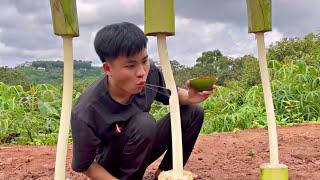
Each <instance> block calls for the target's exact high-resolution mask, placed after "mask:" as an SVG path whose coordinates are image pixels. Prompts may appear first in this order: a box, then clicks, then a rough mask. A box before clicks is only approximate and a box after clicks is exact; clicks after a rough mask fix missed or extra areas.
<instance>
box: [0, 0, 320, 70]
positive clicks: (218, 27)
mask: <svg viewBox="0 0 320 180" xmlns="http://www.w3.org/2000/svg"><path fill="white" fill-rule="evenodd" d="M33 1H36V2H35V4H32V5H31V4H30V3H28V2H24V1H21V0H2V3H1V6H0V12H1V16H0V63H1V65H16V64H21V63H23V62H25V61H26V60H28V61H32V60H37V59H62V58H63V55H62V40H61V38H58V37H56V36H54V35H53V32H52V23H51V12H50V8H49V2H48V1H38V0H33ZM217 3H219V6H215V4H217ZM175 6H176V7H175V10H176V19H175V23H176V24H175V25H176V35H175V36H173V37H168V38H167V42H168V53H169V57H170V58H171V59H176V60H178V61H179V62H180V63H182V64H186V65H192V64H194V63H195V60H196V59H197V58H198V57H199V56H200V55H201V53H202V52H203V51H211V50H215V49H219V50H220V51H221V52H222V53H223V54H224V55H227V56H233V57H237V56H243V55H245V54H254V55H256V51H257V50H256V49H257V47H256V40H255V37H254V34H248V33H247V22H246V19H247V17H246V6H245V1H241V2H240V1H236V0H234V1H220V0H219V1H218V0H203V1H201V3H194V2H193V1H192V0H183V2H182V1H176V2H175ZM319 6H320V1H315V0H314V1H301V0H290V1H286V0H279V1H275V2H274V3H273V31H272V32H267V33H266V34H265V42H266V45H267V46H268V45H270V44H271V43H274V42H276V41H278V40H280V39H282V38H283V37H292V36H294V37H301V36H303V35H305V34H307V33H310V32H318V33H319V30H320V26H319V25H317V23H314V22H317V19H318V17H319V16H320V11H319V10H318V7H319ZM77 10H78V19H79V31H80V37H77V38H74V41H73V42H74V43H73V44H74V58H75V59H82V60H91V61H93V62H94V64H99V63H100V62H99V60H98V57H97V55H96V53H95V51H94V48H93V39H94V36H95V34H96V32H97V31H98V30H99V29H100V28H102V27H103V26H105V25H106V24H110V23H115V22H123V21H129V22H133V23H135V24H137V25H139V27H140V28H142V29H143V22H144V21H143V18H144V17H143V16H144V2H143V0H107V1H101V0H78V1H77ZM148 50H149V51H148V52H149V55H150V57H152V58H154V59H158V51H157V45H156V38H154V37H149V44H148Z"/></svg>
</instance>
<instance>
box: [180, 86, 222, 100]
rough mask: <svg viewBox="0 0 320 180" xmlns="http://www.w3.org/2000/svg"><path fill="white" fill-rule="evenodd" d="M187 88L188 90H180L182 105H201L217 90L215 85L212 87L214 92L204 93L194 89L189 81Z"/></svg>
mask: <svg viewBox="0 0 320 180" xmlns="http://www.w3.org/2000/svg"><path fill="white" fill-rule="evenodd" d="M186 86H187V88H188V90H186V89H181V88H179V89H178V96H179V102H180V104H181V105H186V104H197V103H201V102H202V101H204V100H206V99H207V98H208V97H209V96H210V95H211V94H212V93H213V92H215V91H216V90H217V86H216V85H215V84H214V85H212V90H210V91H202V92H199V91H197V90H196V89H194V88H193V87H192V86H191V84H190V82H189V81H187V82H186Z"/></svg>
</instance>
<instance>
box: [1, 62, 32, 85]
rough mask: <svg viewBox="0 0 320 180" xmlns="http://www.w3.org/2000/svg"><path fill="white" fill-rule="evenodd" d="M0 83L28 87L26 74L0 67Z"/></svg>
mask: <svg viewBox="0 0 320 180" xmlns="http://www.w3.org/2000/svg"><path fill="white" fill-rule="evenodd" d="M0 74H1V76H0V82H5V83H7V84H9V85H22V86H25V85H27V84H28V83H27V80H26V75H25V73H23V72H21V71H18V70H16V69H12V68H7V67H0Z"/></svg>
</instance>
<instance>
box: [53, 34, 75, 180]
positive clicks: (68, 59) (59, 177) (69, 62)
mask: <svg viewBox="0 0 320 180" xmlns="http://www.w3.org/2000/svg"><path fill="white" fill-rule="evenodd" d="M62 38H63V49H64V72H63V96H62V107H61V118H60V127H59V137H58V145H57V153H56V163H55V174H54V179H55V180H64V179H65V168H66V158H67V145H68V137H69V129H70V118H71V107H72V90H73V57H72V56H73V55H72V54H73V51H72V38H73V37H72V36H62Z"/></svg>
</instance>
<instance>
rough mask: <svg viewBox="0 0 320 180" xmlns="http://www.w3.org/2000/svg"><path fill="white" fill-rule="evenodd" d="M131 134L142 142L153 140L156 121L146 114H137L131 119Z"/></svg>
mask: <svg viewBox="0 0 320 180" xmlns="http://www.w3.org/2000/svg"><path fill="white" fill-rule="evenodd" d="M129 124H130V125H129V126H130V132H131V135H133V137H135V138H138V139H140V140H152V139H153V138H154V136H155V133H156V121H155V119H154V118H153V117H152V116H151V115H150V114H149V113H146V112H141V113H138V114H136V115H135V116H133V117H132V118H131V119H130V123H129Z"/></svg>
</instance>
